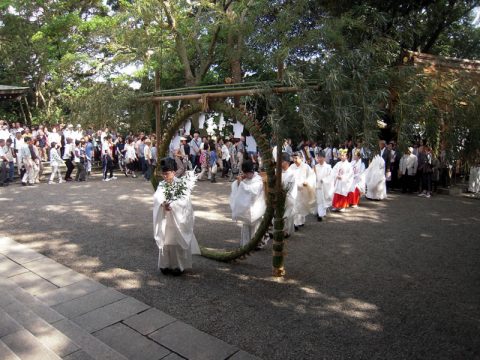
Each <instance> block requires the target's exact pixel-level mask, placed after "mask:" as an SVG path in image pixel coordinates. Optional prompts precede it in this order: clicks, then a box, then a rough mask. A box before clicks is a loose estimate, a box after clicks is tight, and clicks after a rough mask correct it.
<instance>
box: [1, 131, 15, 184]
mask: <svg viewBox="0 0 480 360" xmlns="http://www.w3.org/2000/svg"><path fill="white" fill-rule="evenodd" d="M3 151H4V153H5V157H6V158H7V163H8V176H7V181H8V182H9V183H10V182H13V177H14V174H15V164H14V159H15V154H14V150H13V147H12V139H7V141H5V146H4V148H3Z"/></svg>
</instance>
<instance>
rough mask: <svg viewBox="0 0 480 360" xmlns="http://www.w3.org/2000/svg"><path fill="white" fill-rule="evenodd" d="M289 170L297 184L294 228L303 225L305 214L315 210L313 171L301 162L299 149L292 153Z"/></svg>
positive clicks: (301, 157) (301, 155)
mask: <svg viewBox="0 0 480 360" xmlns="http://www.w3.org/2000/svg"><path fill="white" fill-rule="evenodd" d="M290 170H291V171H292V173H293V176H294V177H295V184H296V185H297V192H298V193H297V198H296V200H295V216H294V225H295V230H298V227H299V226H304V225H305V216H307V215H308V214H313V213H314V212H315V173H314V172H313V170H312V168H311V167H310V166H308V165H307V164H305V163H304V162H303V154H302V153H301V152H300V151H296V152H294V153H293V164H292V165H290Z"/></svg>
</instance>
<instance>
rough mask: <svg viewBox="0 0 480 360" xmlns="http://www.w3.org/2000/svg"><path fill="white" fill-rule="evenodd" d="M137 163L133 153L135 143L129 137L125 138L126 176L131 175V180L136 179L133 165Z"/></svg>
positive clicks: (135, 155)
mask: <svg viewBox="0 0 480 360" xmlns="http://www.w3.org/2000/svg"><path fill="white" fill-rule="evenodd" d="M136 161H137V153H136V151H135V142H134V140H133V139H132V138H131V137H128V138H127V143H126V144H125V164H126V166H127V169H128V171H127V173H126V175H132V177H133V178H136V177H137V175H135V163H136Z"/></svg>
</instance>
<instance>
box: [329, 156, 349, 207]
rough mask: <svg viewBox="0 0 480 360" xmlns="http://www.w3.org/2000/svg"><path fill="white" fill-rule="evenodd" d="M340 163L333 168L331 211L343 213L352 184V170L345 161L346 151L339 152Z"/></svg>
mask: <svg viewBox="0 0 480 360" xmlns="http://www.w3.org/2000/svg"><path fill="white" fill-rule="evenodd" d="M339 156H340V161H339V162H337V163H336V164H335V166H334V167H333V180H334V194H333V201H332V206H333V208H332V210H333V211H340V212H343V211H345V209H346V208H347V207H348V193H349V192H350V189H351V187H352V183H353V169H352V166H351V165H350V163H349V162H348V160H347V157H348V150H347V149H340V150H339Z"/></svg>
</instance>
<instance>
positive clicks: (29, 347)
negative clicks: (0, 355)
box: [1, 329, 61, 360]
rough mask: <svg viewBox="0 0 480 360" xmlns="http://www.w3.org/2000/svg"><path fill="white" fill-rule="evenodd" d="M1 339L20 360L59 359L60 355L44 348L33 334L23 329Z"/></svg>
mask: <svg viewBox="0 0 480 360" xmlns="http://www.w3.org/2000/svg"><path fill="white" fill-rule="evenodd" d="M1 340H2V341H3V342H4V343H5V345H7V346H8V347H9V348H10V350H11V351H12V352H13V353H15V354H16V355H18V357H19V358H20V359H22V360H38V359H42V360H60V359H61V357H59V356H57V355H56V354H55V353H54V352H53V351H51V350H49V349H48V348H46V347H45V346H44V345H43V344H42V343H41V342H40V341H39V340H37V339H36V338H35V336H33V335H32V334H31V333H30V332H28V331H27V330H25V329H23V330H20V331H17V332H14V333H11V334H9V335H7V336H5V337H3V338H2V339H1Z"/></svg>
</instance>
